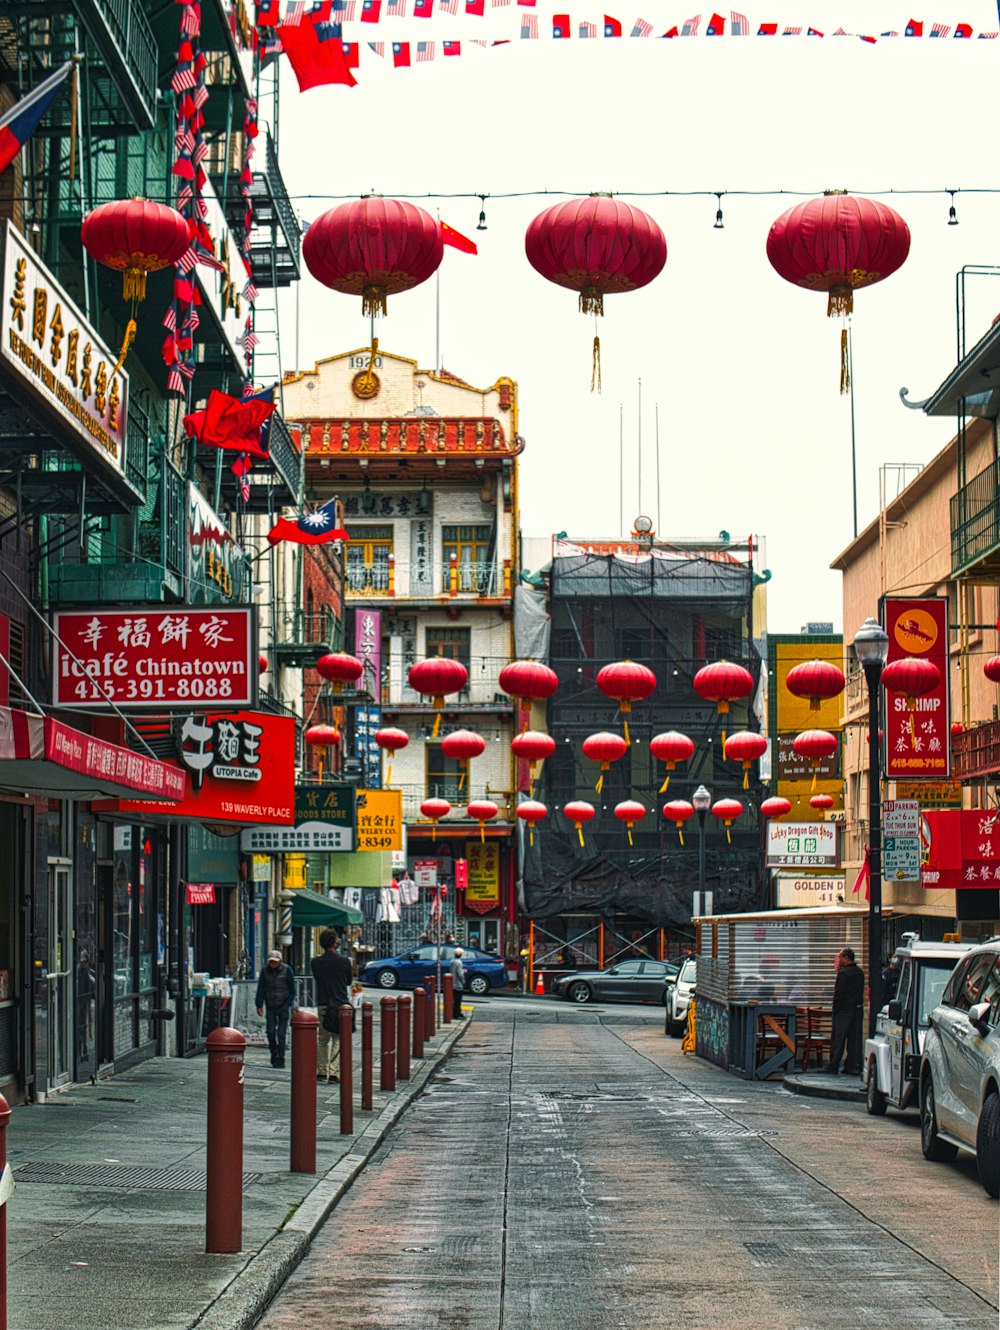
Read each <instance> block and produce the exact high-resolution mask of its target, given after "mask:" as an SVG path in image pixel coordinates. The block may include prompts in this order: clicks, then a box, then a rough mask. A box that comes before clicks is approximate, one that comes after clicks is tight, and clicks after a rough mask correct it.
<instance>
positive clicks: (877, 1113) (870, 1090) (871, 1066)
mask: <svg viewBox="0 0 1000 1330" xmlns="http://www.w3.org/2000/svg"><path fill="white" fill-rule="evenodd" d="M888 1106H889V1105H888V1102H887V1101H886V1097H885V1095H884V1094H883V1093H882V1091H881V1090H880V1089H879V1088H878V1067H877V1065H876V1062H875V1059H874V1058H873V1057H871V1058H869V1059H868V1084H867V1086H866V1087H865V1108H867V1110H868V1112H869V1113H870V1114H871V1115H872V1117H873V1118H880V1117H881V1116H882V1114H883V1113H884V1112H885V1110H886V1109H887V1108H888Z"/></svg>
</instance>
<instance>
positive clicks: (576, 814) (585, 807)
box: [563, 799, 594, 845]
mask: <svg viewBox="0 0 1000 1330" xmlns="http://www.w3.org/2000/svg"><path fill="white" fill-rule="evenodd" d="M563 813H564V814H565V815H566V817H568V818H569V820H570V821H571V822H572V823H573V825H574V827H576V834H577V835H578V836H579V837H580V844H581V845H582V844H583V843H584V841H583V824H584V822H589V821H590V820H591V819H592V818H593V816H594V805H593V804H588V803H587V802H586V800H584V799H574V800H573V802H572V803H568V804H566V805H565V806H564V807H563Z"/></svg>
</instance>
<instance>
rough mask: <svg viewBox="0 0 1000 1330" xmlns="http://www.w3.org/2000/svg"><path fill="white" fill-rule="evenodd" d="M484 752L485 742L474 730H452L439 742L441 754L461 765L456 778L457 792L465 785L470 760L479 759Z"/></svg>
mask: <svg viewBox="0 0 1000 1330" xmlns="http://www.w3.org/2000/svg"><path fill="white" fill-rule="evenodd" d="M485 750H486V740H485V739H484V738H483V736H482V735H481V734H476V733H475V731H474V730H453V731H452V732H451V734H446V735H445V736H444V738H443V739H442V740H441V752H442V753H444V755H445V757H450V758H453V759H454V760H455V761H457V762H461V763H463V768H462V774H461V775H460V776H459V778H458V788H459V790H461V788H462V786H463V785H464V784H465V778H466V776H467V775H468V773H469V761H470V759H471V758H473V757H479V756H480V754H481V753H483V752H485Z"/></svg>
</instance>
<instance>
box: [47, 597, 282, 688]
mask: <svg viewBox="0 0 1000 1330" xmlns="http://www.w3.org/2000/svg"><path fill="white" fill-rule="evenodd" d="M52 626H53V629H54V636H55V641H54V645H53V648H52V704H53V706H57V707H81V706H85V707H87V709H88V710H91V709H93V708H100V707H107V706H108V705H109V701H108V699H109V698H110V700H111V701H112V702H114V703H115V705H116V706H119V707H121V708H123V709H125V710H129V711H131V710H137V709H139V708H143V709H147V710H148V709H153V710H158V711H163V710H164V709H165V708H171V707H182V708H187V707H190V706H192V704H193V705H195V706H204V705H205V704H206V703H207V704H208V705H209V706H213V705H214V706H226V707H246V706H253V705H254V704H255V703H256V701H257V643H256V631H255V619H254V611H253V610H252V609H249V608H245V607H244V608H242V609H226V608H223V607H218V608H214V609H190V608H189V607H187V606H184V607H179V608H175V607H172V606H153V607H149V608H145V609H143V608H141V607H140V608H138V609H132V610H90V611H87V612H83V613H81V612H79V611H76V610H73V611H59V612H58V613H56V614H54V615H53V616H52Z"/></svg>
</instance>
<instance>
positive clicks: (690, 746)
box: [649, 730, 694, 794]
mask: <svg viewBox="0 0 1000 1330" xmlns="http://www.w3.org/2000/svg"><path fill="white" fill-rule="evenodd" d="M649 751H650V752H651V753H652V754H653V756H654V757H655V758H658V759H659V761H661V762H663V763H665V764H666V768H667V774H666V777H665V779H664V781H663V784H662V785H661V786H660V793H661V794H663V793H664V791H665V790H666V788H667V786H668V785H669V784H670V773H671V772H672V771H673V770H674V768H675V767H676V766H677V763H678V762H686V761H687V760H688V758H689V757H690V756H691V755H692V754H693V753H694V740H693V739H689V738H688V737H687V735H686V734H681V733H680V731H679V730H667V731H665V732H664V733H663V734H654V735H653V737H652V739H650V741H649Z"/></svg>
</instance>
